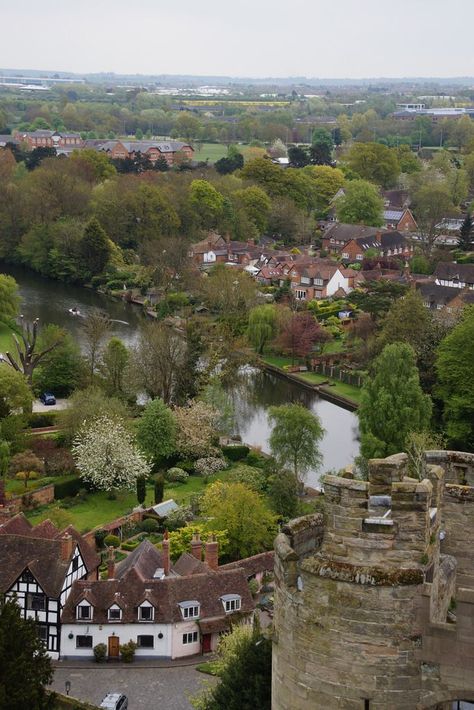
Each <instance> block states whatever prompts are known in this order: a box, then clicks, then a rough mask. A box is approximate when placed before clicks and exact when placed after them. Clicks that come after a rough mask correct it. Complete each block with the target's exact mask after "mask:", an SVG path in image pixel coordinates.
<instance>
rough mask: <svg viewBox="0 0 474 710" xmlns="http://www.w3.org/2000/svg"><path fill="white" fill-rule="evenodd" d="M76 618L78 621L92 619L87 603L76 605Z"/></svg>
mask: <svg viewBox="0 0 474 710" xmlns="http://www.w3.org/2000/svg"><path fill="white" fill-rule="evenodd" d="M77 618H78V619H79V621H89V619H92V609H91V607H90V606H89V604H81V605H79V606H78V607H77Z"/></svg>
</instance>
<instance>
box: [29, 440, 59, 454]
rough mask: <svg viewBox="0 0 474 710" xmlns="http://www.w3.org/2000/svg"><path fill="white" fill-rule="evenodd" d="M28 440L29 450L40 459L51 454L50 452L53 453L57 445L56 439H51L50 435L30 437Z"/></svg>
mask: <svg viewBox="0 0 474 710" xmlns="http://www.w3.org/2000/svg"><path fill="white" fill-rule="evenodd" d="M30 441H31V443H30V446H31V450H32V451H33V453H34V454H36V456H38V457H39V458H40V459H46V458H47V457H48V456H51V454H53V453H54V452H55V451H56V450H57V447H58V444H57V441H56V439H53V438H52V437H50V436H48V437H47V438H36V437H35V438H33V437H32V438H31V440H30Z"/></svg>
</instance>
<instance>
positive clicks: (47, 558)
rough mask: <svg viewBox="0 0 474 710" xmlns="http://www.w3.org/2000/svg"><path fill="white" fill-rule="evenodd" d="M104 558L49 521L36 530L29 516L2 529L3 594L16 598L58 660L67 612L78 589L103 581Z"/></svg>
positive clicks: (71, 531)
mask: <svg viewBox="0 0 474 710" xmlns="http://www.w3.org/2000/svg"><path fill="white" fill-rule="evenodd" d="M98 565H99V559H98V557H97V555H96V554H95V551H94V550H93V549H92V547H91V546H90V545H89V543H87V542H86V541H85V540H84V539H83V538H82V537H81V535H80V534H79V533H78V532H77V531H76V530H74V528H72V527H69V528H67V529H66V530H63V531H60V530H58V528H56V527H55V526H54V525H53V524H52V523H51V521H49V520H47V521H44V522H43V523H40V524H39V525H37V526H36V527H32V526H31V525H30V523H29V522H28V521H27V520H26V518H24V516H23V515H18V516H15V517H14V518H11V519H10V520H8V521H7V522H4V523H3V524H0V594H4V595H5V597H6V598H7V599H8V598H13V597H15V598H16V601H17V603H18V605H19V607H20V609H21V610H22V613H23V616H24V618H33V619H35V620H36V621H37V623H38V634H39V636H40V638H41V639H42V641H43V642H44V644H45V645H46V648H47V650H48V653H49V654H50V656H51V657H52V658H53V659H57V658H59V653H60V643H61V631H60V623H61V611H62V609H63V607H64V605H65V603H66V600H67V598H68V596H69V593H70V591H71V588H72V585H73V584H74V582H75V581H76V580H80V579H90V580H95V579H97V570H98Z"/></svg>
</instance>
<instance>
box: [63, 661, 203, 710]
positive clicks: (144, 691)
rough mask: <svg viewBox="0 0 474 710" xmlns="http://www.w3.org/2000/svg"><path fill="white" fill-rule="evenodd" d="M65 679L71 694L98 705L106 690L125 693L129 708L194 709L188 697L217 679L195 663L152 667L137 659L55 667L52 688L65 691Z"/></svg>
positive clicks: (142, 709) (131, 709)
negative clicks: (117, 663)
mask: <svg viewBox="0 0 474 710" xmlns="http://www.w3.org/2000/svg"><path fill="white" fill-rule="evenodd" d="M66 680H69V681H71V692H70V695H71V696H72V697H74V698H77V699H79V700H84V701H88V702H90V703H93V704H95V705H100V703H101V702H102V700H103V699H104V697H105V695H107V693H110V692H120V693H124V694H125V695H126V696H127V697H128V710H155V708H163V710H164V709H165V708H166V710H192V705H191V703H190V702H189V700H188V697H189V696H193V695H196V693H197V692H199V690H200V689H201V688H202V687H203V683H204V684H205V683H206V682H208V681H210V682H211V683H212V682H214V680H213V678H211V676H208V675H204V674H203V673H199V672H198V671H196V670H195V667H194V666H181V667H177V666H169V667H166V668H150V667H148V666H142V665H140V664H138V663H135V664H133V665H131V666H127V667H126V666H124V665H123V664H122V663H121V664H120V665H116V666H109V665H105V666H94V665H92V664H87V665H84V667H83V668H81V666H80V664H79V663H78V664H77V665H76V666H75V667H73V668H71V667H69V668H68V667H65V668H61V666H59V667H56V670H55V673H54V681H53V685H52V688H53V690H57V691H58V692H61V693H64V692H65V690H64V688H65V685H64V684H65V681H66Z"/></svg>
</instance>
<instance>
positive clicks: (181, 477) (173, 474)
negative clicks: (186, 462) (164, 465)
mask: <svg viewBox="0 0 474 710" xmlns="http://www.w3.org/2000/svg"><path fill="white" fill-rule="evenodd" d="M166 478H167V480H168V481H172V482H173V483H185V481H186V479H187V478H189V473H186V471H183V469H182V468H178V467H177V466H173V468H169V469H168V470H167V472H166Z"/></svg>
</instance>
